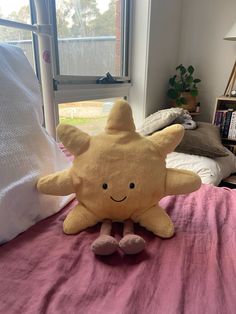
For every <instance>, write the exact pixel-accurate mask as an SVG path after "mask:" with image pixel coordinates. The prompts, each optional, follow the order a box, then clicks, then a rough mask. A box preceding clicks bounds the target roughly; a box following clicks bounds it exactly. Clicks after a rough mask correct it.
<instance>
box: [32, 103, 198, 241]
mask: <svg viewBox="0 0 236 314" xmlns="http://www.w3.org/2000/svg"><path fill="white" fill-rule="evenodd" d="M57 132H58V137H59V139H60V140H61V141H62V143H63V144H64V145H65V147H66V148H67V149H68V150H69V151H70V152H71V153H73V154H74V155H75V159H74V162H73V166H72V167H71V168H70V169H68V170H67V171H62V172H57V173H55V174H51V175H49V176H46V177H43V178H41V179H40V180H39V181H38V184H37V188H38V190H39V191H40V192H42V193H46V194H54V195H66V194H70V193H76V196H77V198H78V200H79V201H80V204H79V205H78V206H76V207H75V208H74V209H73V210H72V211H71V212H70V213H69V214H68V216H67V217H66V219H65V221H64V226H63V227H64V232H65V233H67V234H74V233H77V232H79V231H81V230H83V229H85V228H87V227H89V226H92V225H94V224H96V223H97V222H99V221H102V220H104V219H112V220H113V221H124V220H126V219H129V218H131V219H132V220H133V221H134V222H138V223H139V224H140V225H142V226H144V227H145V228H147V229H148V230H150V231H152V232H153V233H154V234H156V235H158V236H160V237H164V238H168V237H171V236H172V235H173V233H174V226H173V223H172V221H171V219H170V217H169V216H168V215H167V213H166V212H165V211H164V209H162V208H160V206H159V205H158V202H159V200H160V199H161V198H163V197H164V196H166V195H171V194H184V193H190V192H192V191H194V190H196V189H198V188H199V187H200V184H201V181H200V178H199V177H198V176H197V175H196V174H194V173H193V172H191V171H181V170H175V169H166V163H165V158H166V155H167V154H168V153H170V152H172V151H173V150H174V149H175V147H176V146H177V145H178V144H179V143H180V141H181V139H182V137H183V134H184V129H183V127H182V126H181V125H178V124H176V125H172V126H170V127H167V128H165V129H164V130H162V131H160V132H157V133H155V134H153V135H152V136H149V137H143V136H141V135H140V134H138V133H136V132H135V125H134V122H133V117H132V111H131V108H130V106H129V104H128V103H127V102H125V101H123V100H122V101H117V102H116V103H115V105H114V106H113V108H112V110H111V113H110V115H109V118H108V122H107V126H106V129H105V132H104V133H101V134H99V135H97V136H93V137H90V136H89V135H88V134H86V133H84V132H82V131H80V130H79V129H77V128H76V127H74V126H70V125H60V126H59V127H58V129H57Z"/></svg>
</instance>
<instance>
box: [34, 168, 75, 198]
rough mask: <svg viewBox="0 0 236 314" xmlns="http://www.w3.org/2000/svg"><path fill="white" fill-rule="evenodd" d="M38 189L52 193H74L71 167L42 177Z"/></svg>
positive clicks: (45, 192)
mask: <svg viewBox="0 0 236 314" xmlns="http://www.w3.org/2000/svg"><path fill="white" fill-rule="evenodd" d="M37 189H38V191H39V192H41V193H44V194H50V195H69V194H72V193H74V187H73V182H72V179H71V176H70V169H66V170H63V171H58V172H55V173H52V174H49V175H48V176H45V177H42V178H40V179H39V180H38V182H37Z"/></svg>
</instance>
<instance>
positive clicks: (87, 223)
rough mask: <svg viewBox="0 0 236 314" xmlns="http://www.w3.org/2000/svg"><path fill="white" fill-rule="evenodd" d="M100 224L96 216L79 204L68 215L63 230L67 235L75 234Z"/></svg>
mask: <svg viewBox="0 0 236 314" xmlns="http://www.w3.org/2000/svg"><path fill="white" fill-rule="evenodd" d="M98 222H99V219H98V218H97V217H96V216H95V215H93V214H92V213H91V212H90V211H88V210H87V209H86V208H85V207H84V206H83V205H81V204H79V205H77V206H75V207H74V208H73V209H72V210H71V211H70V212H69V214H68V215H67V217H66V219H65V220H64V223H63V230H64V232H65V233H66V234H75V233H78V232H80V231H82V230H84V229H86V228H88V227H91V226H94V225H96V224H97V223H98Z"/></svg>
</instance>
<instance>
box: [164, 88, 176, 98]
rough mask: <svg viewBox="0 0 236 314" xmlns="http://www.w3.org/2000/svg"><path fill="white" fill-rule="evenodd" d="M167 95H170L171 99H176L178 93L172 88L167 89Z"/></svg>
mask: <svg viewBox="0 0 236 314" xmlns="http://www.w3.org/2000/svg"><path fill="white" fill-rule="evenodd" d="M167 95H168V97H170V98H171V99H176V98H178V97H179V93H178V92H177V91H176V90H174V89H173V88H171V89H169V90H168V92H167Z"/></svg>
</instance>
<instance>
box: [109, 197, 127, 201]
mask: <svg viewBox="0 0 236 314" xmlns="http://www.w3.org/2000/svg"><path fill="white" fill-rule="evenodd" d="M126 198H127V196H125V197H124V198H122V200H115V199H114V198H113V197H112V196H111V199H112V200H113V201H114V202H123V201H124V200H125V199H126Z"/></svg>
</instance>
